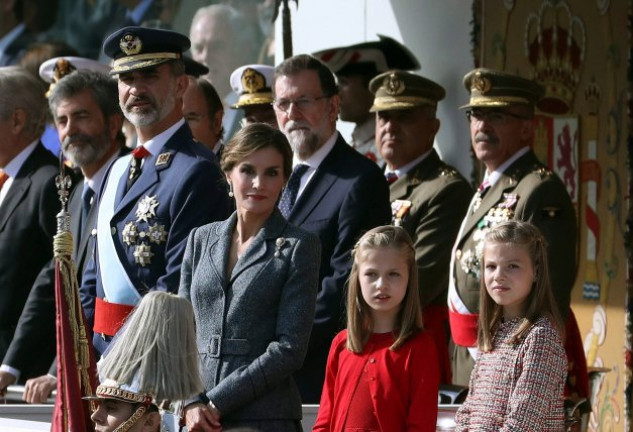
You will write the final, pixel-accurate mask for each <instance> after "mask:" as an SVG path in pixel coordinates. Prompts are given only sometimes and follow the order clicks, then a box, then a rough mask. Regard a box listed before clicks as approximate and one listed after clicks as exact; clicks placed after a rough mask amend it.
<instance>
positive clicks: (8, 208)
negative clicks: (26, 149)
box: [0, 143, 48, 231]
mask: <svg viewBox="0 0 633 432" xmlns="http://www.w3.org/2000/svg"><path fill="white" fill-rule="evenodd" d="M46 151H48V150H46V149H44V147H42V144H41V143H38V144H37V145H36V146H35V149H34V150H33V152H32V153H31V154H30V155H29V157H27V158H26V160H25V161H24V164H22V167H21V168H20V171H19V172H18V175H17V176H16V177H15V178H14V179H13V184H11V188H10V189H9V191H8V192H7V195H6V196H5V197H4V201H3V202H2V205H0V231H2V230H3V229H4V227H5V225H6V224H7V221H8V220H9V218H10V217H11V215H12V214H13V212H14V211H15V209H16V207H17V206H18V204H19V203H20V201H22V198H23V197H24V195H25V194H26V193H27V192H28V190H29V188H30V187H31V183H32V182H31V175H32V174H33V172H35V170H36V169H37V168H38V166H39V165H40V164H41V161H42V160H43V154H42V152H46Z"/></svg>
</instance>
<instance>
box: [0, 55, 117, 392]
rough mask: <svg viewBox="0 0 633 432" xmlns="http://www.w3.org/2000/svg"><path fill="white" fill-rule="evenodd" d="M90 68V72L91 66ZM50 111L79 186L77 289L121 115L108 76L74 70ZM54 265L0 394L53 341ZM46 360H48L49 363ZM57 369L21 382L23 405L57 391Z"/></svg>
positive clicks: (42, 277)
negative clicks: (78, 177) (79, 174)
mask: <svg viewBox="0 0 633 432" xmlns="http://www.w3.org/2000/svg"><path fill="white" fill-rule="evenodd" d="M71 60H72V61H73V62H74V64H75V65H77V67H78V68H79V67H82V68H84V69H87V68H88V66H87V64H90V62H94V63H96V64H97V65H98V63H97V62H95V61H94V60H89V59H81V61H78V58H72V59H71ZM54 62H55V63H58V64H59V65H60V66H59V69H60V70H62V69H63V70H66V69H65V66H64V65H67V63H68V62H69V60H67V59H65V58H60V59H54ZM92 67H94V66H92ZM49 106H50V108H51V112H52V113H53V118H54V120H55V125H56V127H57V131H58V133H59V139H60V141H61V142H62V151H63V152H64V155H65V156H66V158H67V159H68V160H70V161H71V162H72V163H73V164H74V165H75V166H77V167H79V168H80V169H81V172H82V173H83V175H84V179H83V181H80V182H79V184H78V185H77V186H76V187H75V188H74V190H73V192H72V193H71V195H70V199H69V203H68V211H69V213H70V214H71V216H72V217H71V227H70V229H71V232H72V234H73V242H74V246H73V261H74V262H75V264H76V266H77V280H78V281H79V282H80V283H81V279H82V275H83V269H84V267H85V265H86V262H87V260H88V257H89V256H90V252H91V251H92V248H93V243H94V238H95V236H94V235H92V231H93V229H94V224H95V220H96V214H97V212H96V205H93V204H94V203H95V201H96V200H95V199H94V196H95V192H96V191H99V189H100V187H101V182H102V181H103V178H104V177H105V175H106V172H107V169H108V167H109V165H110V164H111V163H112V162H113V161H114V159H115V158H116V157H117V156H119V154H120V151H121V149H122V146H123V141H124V138H123V135H122V133H121V124H122V123H123V115H122V114H121V109H120V108H119V104H118V101H117V97H116V82H115V81H114V80H112V79H111V78H110V77H108V76H107V75H104V74H101V73H98V72H92V71H89V70H79V71H77V72H75V73H70V75H67V76H66V77H64V78H63V79H60V80H59V81H58V82H57V83H56V84H55V86H54V87H53V88H52V90H51V93H50V96H49ZM54 283H55V262H54V260H51V261H50V262H49V263H48V265H47V266H46V267H44V269H43V270H42V271H41V272H40V274H39V275H38V277H37V279H36V281H35V284H34V285H33V289H32V290H31V294H30V295H29V298H28V300H27V302H26V305H25V307H24V311H22V315H21V316H20V321H19V323H18V328H17V330H16V332H15V336H14V339H13V341H12V342H11V346H10V347H9V350H8V352H7V354H6V356H5V357H4V360H3V361H2V367H1V368H0V369H1V370H0V388H2V387H4V386H3V384H2V383H5V384H9V383H11V382H13V381H15V379H16V378H17V377H18V376H20V374H21V373H22V372H23V374H22V376H25V377H27V378H28V377H30V376H32V373H33V372H36V373H42V372H43V371H28V370H27V369H25V366H26V365H28V363H29V359H32V358H38V357H44V358H46V355H45V353H43V352H42V347H41V344H42V341H51V340H52V341H54V340H55V326H54V322H55V291H54V290H55V287H54ZM50 360H51V357H48V361H49V362H50ZM56 372H57V368H56V364H53V366H51V368H50V369H49V371H48V375H42V376H38V377H35V378H32V379H29V380H28V381H27V382H26V388H25V393H24V396H23V397H24V400H25V401H27V402H29V403H44V401H45V400H46V398H47V397H48V395H49V394H50V392H51V391H52V390H53V389H54V388H55V385H56V379H55V376H56Z"/></svg>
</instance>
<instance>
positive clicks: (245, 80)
mask: <svg viewBox="0 0 633 432" xmlns="http://www.w3.org/2000/svg"><path fill="white" fill-rule="evenodd" d="M242 87H244V90H245V91H246V92H247V93H257V92H259V91H260V90H262V89H263V88H264V87H266V78H265V77H264V75H262V74H261V73H260V72H258V71H256V70H255V69H251V68H246V69H244V72H243V73H242Z"/></svg>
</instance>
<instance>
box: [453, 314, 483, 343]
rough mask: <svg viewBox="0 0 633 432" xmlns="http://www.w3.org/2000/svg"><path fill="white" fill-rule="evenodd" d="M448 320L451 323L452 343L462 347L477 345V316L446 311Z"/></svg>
mask: <svg viewBox="0 0 633 432" xmlns="http://www.w3.org/2000/svg"><path fill="white" fill-rule="evenodd" d="M448 319H449V321H450V323H451V334H452V336H453V341H454V342H455V343H456V344H457V345H460V346H463V347H474V346H476V345H477V320H478V319H479V314H462V313H459V312H455V311H452V310H450V308H449V310H448Z"/></svg>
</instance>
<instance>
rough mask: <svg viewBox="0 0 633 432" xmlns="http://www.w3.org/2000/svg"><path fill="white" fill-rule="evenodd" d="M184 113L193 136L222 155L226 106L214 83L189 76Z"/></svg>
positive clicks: (184, 98) (183, 106) (218, 155)
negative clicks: (223, 104)
mask: <svg viewBox="0 0 633 432" xmlns="http://www.w3.org/2000/svg"><path fill="white" fill-rule="evenodd" d="M182 113H183V115H184V116H185V120H186V121H187V124H188V125H189V128H191V133H192V134H193V137H194V138H195V139H196V140H198V141H200V142H201V143H202V144H204V145H205V146H207V147H209V148H210V149H211V150H212V151H213V153H215V155H216V157H217V158H218V160H219V159H220V157H221V155H222V148H223V147H224V144H223V142H222V136H223V134H224V128H223V127H222V118H223V117H224V107H223V106H222V101H221V100H220V97H219V96H218V92H217V91H215V88H214V87H213V84H211V83H210V82H209V81H207V80H206V79H205V78H194V77H192V76H190V77H189V86H188V87H187V90H186V91H185V94H184V95H183V97H182Z"/></svg>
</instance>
